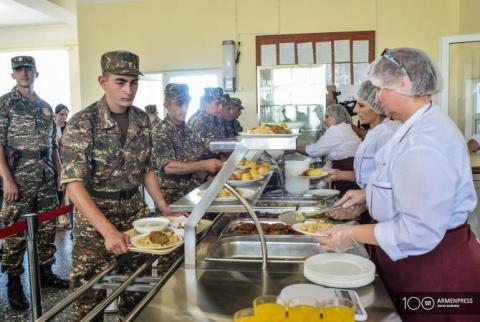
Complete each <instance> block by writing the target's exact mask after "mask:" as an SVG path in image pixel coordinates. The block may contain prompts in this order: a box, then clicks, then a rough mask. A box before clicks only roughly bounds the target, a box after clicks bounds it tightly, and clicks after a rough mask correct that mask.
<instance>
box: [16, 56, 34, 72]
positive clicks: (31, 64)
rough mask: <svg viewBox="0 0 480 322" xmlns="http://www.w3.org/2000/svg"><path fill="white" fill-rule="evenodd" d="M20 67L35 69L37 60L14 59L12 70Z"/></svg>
mask: <svg viewBox="0 0 480 322" xmlns="http://www.w3.org/2000/svg"><path fill="white" fill-rule="evenodd" d="M20 67H35V59H34V58H33V57H32V56H15V57H13V58H12V69H16V68H20Z"/></svg>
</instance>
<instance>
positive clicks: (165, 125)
mask: <svg viewBox="0 0 480 322" xmlns="http://www.w3.org/2000/svg"><path fill="white" fill-rule="evenodd" d="M168 99H174V100H176V102H177V104H178V103H180V104H181V103H183V102H184V101H185V100H190V96H188V87H187V86H186V85H184V84H168V85H167V86H166V87H165V101H166V100H168ZM152 142H153V156H154V157H153V159H154V161H155V162H154V163H155V168H156V170H157V171H158V177H159V179H160V188H161V190H162V193H163V197H164V198H165V201H166V202H167V203H168V204H170V203H172V202H175V201H177V200H178V199H180V198H182V197H183V196H185V195H186V194H187V193H189V192H190V191H192V190H193V189H195V188H196V187H197V186H198V185H199V184H200V183H199V182H198V181H197V180H196V179H195V178H194V177H193V175H192V174H186V175H167V174H166V173H165V171H164V170H163V168H164V167H165V166H166V165H167V164H168V163H169V162H171V161H179V162H192V161H197V159H196V158H197V154H198V153H197V145H198V136H197V135H196V134H195V133H193V132H192V131H191V130H190V128H189V126H188V125H187V124H186V123H185V122H183V123H182V124H180V125H177V124H175V123H174V122H173V120H172V119H171V118H170V117H169V116H168V115H167V116H166V117H165V118H164V119H163V120H162V121H160V123H158V125H155V126H154V127H153V129H152Z"/></svg>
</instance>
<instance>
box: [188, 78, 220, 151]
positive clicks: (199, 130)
mask: <svg viewBox="0 0 480 322" xmlns="http://www.w3.org/2000/svg"><path fill="white" fill-rule="evenodd" d="M222 95H223V90H222V89H221V88H220V87H217V88H205V94H204V96H203V99H208V100H210V101H211V100H216V99H218V100H220V101H221V100H222ZM188 125H189V126H190V129H191V130H192V131H193V133H195V135H198V137H199V140H200V142H199V145H200V146H199V151H198V156H197V157H198V158H197V159H198V160H206V159H211V158H216V157H218V155H217V154H215V153H213V152H212V151H210V142H212V141H218V140H222V139H223V136H222V133H223V130H222V127H221V124H220V121H219V120H218V118H217V117H216V116H215V115H210V114H208V113H207V112H205V110H204V109H199V110H198V111H197V112H196V113H195V114H194V115H192V117H191V118H190V120H189V121H188Z"/></svg>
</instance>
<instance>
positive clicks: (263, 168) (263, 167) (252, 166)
mask: <svg viewBox="0 0 480 322" xmlns="http://www.w3.org/2000/svg"><path fill="white" fill-rule="evenodd" d="M274 168H275V166H274V165H273V164H270V163H264V162H256V161H251V160H245V159H242V160H241V161H240V163H239V164H238V165H237V169H240V170H253V171H256V172H257V173H258V174H260V175H264V174H267V173H269V172H270V171H272V170H273V169H274Z"/></svg>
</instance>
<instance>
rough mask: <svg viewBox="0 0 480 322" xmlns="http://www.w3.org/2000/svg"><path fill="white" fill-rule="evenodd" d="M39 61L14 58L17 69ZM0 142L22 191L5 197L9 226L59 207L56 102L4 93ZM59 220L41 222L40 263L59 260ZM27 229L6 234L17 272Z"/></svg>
mask: <svg viewBox="0 0 480 322" xmlns="http://www.w3.org/2000/svg"><path fill="white" fill-rule="evenodd" d="M21 66H35V62H34V60H33V58H32V57H29V56H19V57H15V58H13V59H12V68H14V69H15V68H18V67H21ZM0 144H1V145H2V146H3V147H4V148H5V157H6V158H9V159H10V173H11V174H12V177H13V179H14V180H15V183H16V184H17V187H18V190H19V198H18V199H17V200H15V201H7V200H4V202H3V207H2V210H1V213H0V219H1V221H2V222H3V224H4V225H5V226H10V225H12V224H15V223H17V222H19V221H20V220H22V215H25V214H28V213H42V212H45V211H47V210H50V209H53V208H56V207H57V206H58V200H57V189H56V175H55V171H54V168H53V164H52V159H51V157H52V152H53V151H54V150H55V149H57V141H56V126H55V119H54V116H53V110H52V108H51V106H50V105H49V104H48V103H46V102H45V101H43V100H42V99H41V98H40V97H39V96H38V95H37V94H35V93H34V94H33V98H31V99H30V98H27V97H23V96H22V95H21V94H20V92H19V91H17V89H16V87H15V88H13V89H12V90H11V91H10V92H9V93H7V94H6V95H4V96H2V97H1V98H0ZM54 241H55V222H54V221H48V222H45V223H43V224H42V225H40V226H39V234H38V242H39V245H38V251H39V261H40V262H39V264H40V265H51V264H52V263H54V261H55V257H54V254H55V251H56V248H55V244H54ZM25 247H26V244H25V238H24V235H23V233H21V234H18V235H15V236H12V237H9V238H6V239H5V243H4V250H3V257H2V271H3V272H5V273H8V274H9V275H12V276H18V275H21V274H22V273H23V255H24V253H25Z"/></svg>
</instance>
